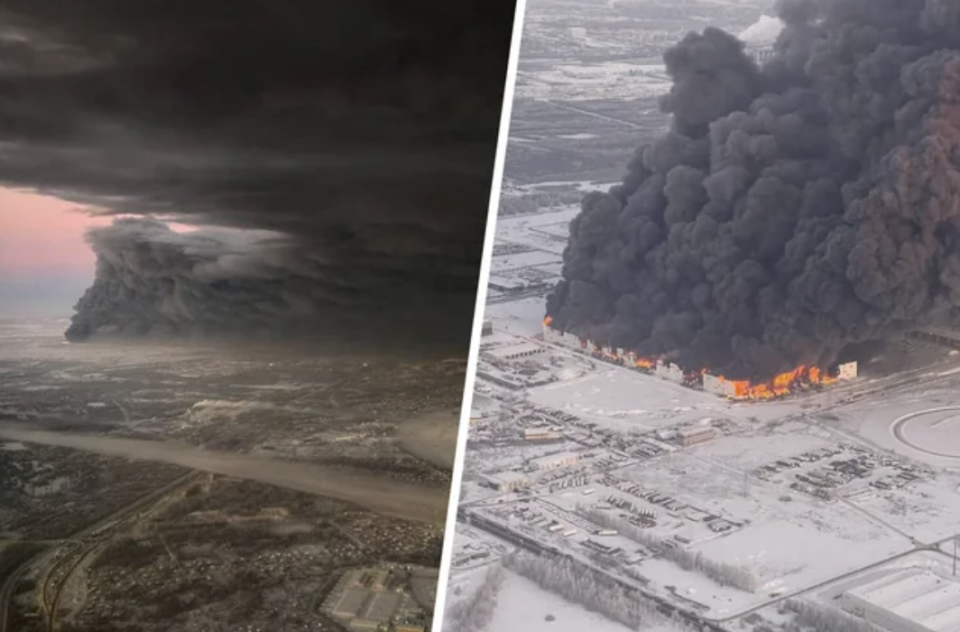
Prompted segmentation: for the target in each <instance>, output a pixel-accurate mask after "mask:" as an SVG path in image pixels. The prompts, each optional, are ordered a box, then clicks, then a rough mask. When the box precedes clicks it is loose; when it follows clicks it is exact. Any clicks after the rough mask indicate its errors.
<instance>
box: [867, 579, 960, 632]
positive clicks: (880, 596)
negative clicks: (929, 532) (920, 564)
mask: <svg viewBox="0 0 960 632" xmlns="http://www.w3.org/2000/svg"><path fill="white" fill-rule="evenodd" d="M848 594H849V595H851V596H853V597H857V598H859V599H862V600H863V601H866V602H868V603H871V604H873V605H875V606H877V607H879V608H883V609H885V610H888V611H890V612H892V613H894V614H896V615H898V616H901V617H903V618H904V619H909V620H911V621H914V622H916V623H918V624H920V625H922V626H923V627H924V628H926V629H927V630H930V631H931V632H960V583H958V582H955V581H951V580H949V579H947V578H944V577H941V576H939V575H935V574H933V573H931V572H929V571H921V570H915V569H914V570H908V571H904V572H900V573H894V574H892V575H888V576H886V577H883V578H881V579H878V580H876V581H873V582H870V583H868V584H864V585H863V586H858V587H857V588H854V589H852V590H850V591H848Z"/></svg>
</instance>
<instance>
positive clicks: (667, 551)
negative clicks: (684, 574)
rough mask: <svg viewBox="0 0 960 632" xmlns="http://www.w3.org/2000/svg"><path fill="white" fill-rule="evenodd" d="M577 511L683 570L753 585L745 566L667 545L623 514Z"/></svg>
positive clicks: (747, 586)
mask: <svg viewBox="0 0 960 632" xmlns="http://www.w3.org/2000/svg"><path fill="white" fill-rule="evenodd" d="M577 513H579V514H580V515H581V516H583V517H584V518H586V519H587V520H589V521H590V522H592V523H594V524H596V525H599V526H601V527H603V528H605V529H616V530H617V531H618V532H619V533H621V534H622V535H624V536H626V537H628V538H630V539H631V540H633V541H634V542H637V543H639V544H642V545H643V546H645V547H647V548H648V549H650V550H651V551H654V552H656V553H658V554H659V555H660V556H662V557H663V558H664V559H666V560H670V561H671V562H673V563H675V564H677V565H678V566H680V568H682V569H684V570H687V571H697V572H699V573H703V574H704V575H706V576H707V577H709V578H710V579H712V580H713V581H715V582H716V583H718V584H720V585H721V586H729V587H731V588H737V589H739V590H745V591H747V592H753V591H754V590H756V589H757V580H756V578H755V577H754V576H753V574H752V573H750V571H749V570H747V569H746V568H743V567H741V566H734V565H733V564H726V563H724V562H717V561H715V560H710V559H707V558H706V557H704V556H703V555H702V554H701V553H699V552H694V551H689V550H687V549H685V548H682V547H680V546H668V545H667V540H666V539H664V538H661V537H659V536H657V535H655V534H653V533H650V532H649V531H647V530H645V529H643V528H642V527H639V526H637V525H635V524H633V523H632V522H630V521H629V520H627V519H626V518H622V517H620V516H615V515H611V514H608V513H606V512H603V511H600V510H599V509H594V508H592V507H583V506H581V507H579V508H578V509H577Z"/></svg>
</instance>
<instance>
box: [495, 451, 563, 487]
mask: <svg viewBox="0 0 960 632" xmlns="http://www.w3.org/2000/svg"><path fill="white" fill-rule="evenodd" d="M579 462H580V457H579V455H577V454H575V453H573V452H562V453H560V454H551V455H548V456H544V457H540V458H539V459H533V460H532V461H530V462H529V463H528V464H527V466H526V467H525V468H524V472H497V473H495V474H488V475H487V476H486V477H485V481H484V482H485V483H486V485H487V486H488V487H492V488H493V489H496V490H497V491H501V492H515V491H517V490H519V489H523V488H525V487H528V486H529V485H530V479H529V477H528V474H532V473H535V472H549V471H551V470H555V469H558V468H561V467H570V466H573V465H576V464H577V463H579Z"/></svg>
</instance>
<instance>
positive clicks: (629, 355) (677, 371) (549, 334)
mask: <svg viewBox="0 0 960 632" xmlns="http://www.w3.org/2000/svg"><path fill="white" fill-rule="evenodd" d="M920 335H921V334H915V337H919V336H920ZM923 335H924V336H926V338H925V339H928V338H929V337H930V336H931V335H932V334H929V333H925V334H923ZM543 339H544V341H545V342H549V343H552V344H557V345H561V346H564V347H567V348H569V349H575V350H578V351H580V352H582V353H587V354H590V355H592V356H593V357H594V358H597V359H603V360H607V361H609V362H613V363H616V364H620V365H623V366H626V367H630V368H635V369H638V370H643V371H647V372H650V371H652V372H653V373H654V375H656V376H657V377H660V378H663V379H665V380H669V381H671V382H675V383H678V384H683V385H685V386H688V387H697V386H700V387H702V388H703V390H704V391H706V392H708V393H712V394H714V395H719V396H721V397H726V398H729V399H765V398H764V397H762V396H753V395H752V394H751V384H750V383H749V382H734V381H731V380H726V379H724V378H722V377H719V376H715V375H711V374H710V373H708V372H706V371H701V372H699V374H697V375H689V376H688V375H685V374H684V372H683V369H682V368H680V367H679V366H677V365H676V364H671V363H669V362H664V361H663V360H658V361H657V362H655V363H654V362H652V361H651V360H650V359H648V358H638V357H637V356H636V354H635V353H633V352H631V351H626V350H624V349H614V348H612V347H608V346H601V345H597V344H595V343H594V342H592V341H590V340H588V339H586V338H580V337H579V336H577V335H576V334H572V333H569V332H565V331H559V330H557V329H554V328H553V327H551V326H550V321H549V319H548V320H547V321H545V322H544V326H543ZM957 340H958V341H957V345H958V348H960V334H958V335H957ZM942 344H946V343H942ZM857 376H858V367H857V363H856V362H847V363H845V364H841V365H839V366H838V367H837V374H836V376H835V377H836V379H837V380H840V381H847V380H853V379H856V378H857ZM801 381H802V380H801ZM821 383H822V382H821ZM760 386H762V385H760ZM781 394H785V393H781Z"/></svg>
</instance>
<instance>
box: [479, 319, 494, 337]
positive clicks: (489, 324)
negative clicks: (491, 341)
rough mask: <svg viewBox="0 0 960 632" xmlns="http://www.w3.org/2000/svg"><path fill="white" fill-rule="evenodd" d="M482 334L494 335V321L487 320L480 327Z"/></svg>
mask: <svg viewBox="0 0 960 632" xmlns="http://www.w3.org/2000/svg"><path fill="white" fill-rule="evenodd" d="M480 335H481V336H492V335H493V321H491V320H485V321H483V325H482V326H481V327H480Z"/></svg>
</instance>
